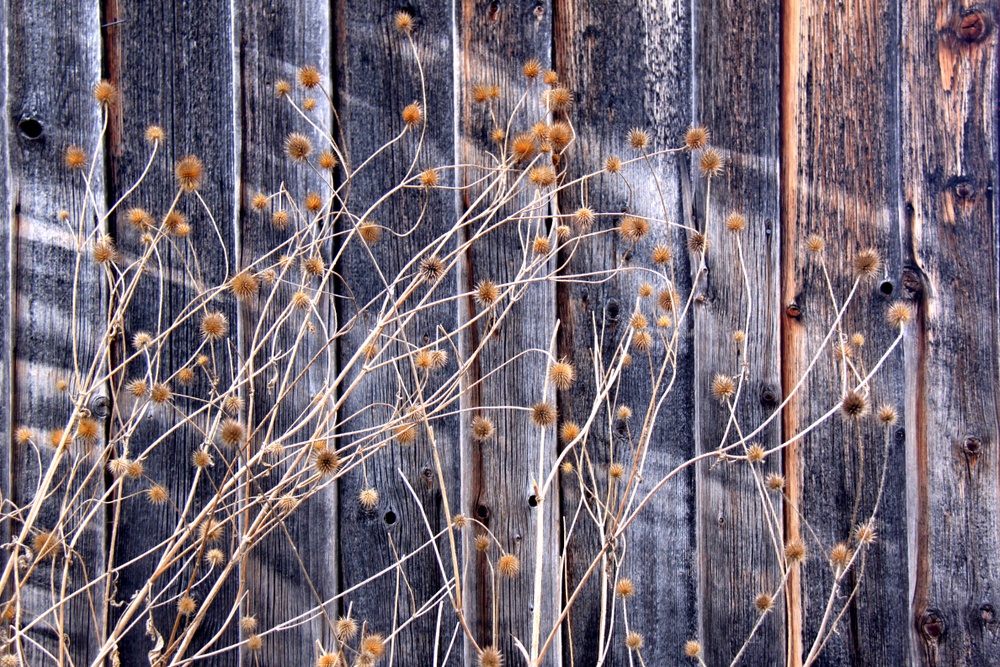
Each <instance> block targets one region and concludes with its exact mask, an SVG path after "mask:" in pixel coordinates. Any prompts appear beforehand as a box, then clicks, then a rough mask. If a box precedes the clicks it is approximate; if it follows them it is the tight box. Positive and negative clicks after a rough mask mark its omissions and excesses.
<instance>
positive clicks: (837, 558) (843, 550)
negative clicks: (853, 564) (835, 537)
mask: <svg viewBox="0 0 1000 667" xmlns="http://www.w3.org/2000/svg"><path fill="white" fill-rule="evenodd" d="M850 560H851V549H850V547H848V546H847V545H846V544H844V543H843V542H840V543H838V544H836V545H834V547H833V548H832V549H830V563H832V564H833V566H834V567H836V568H838V569H843V568H844V567H845V566H846V565H847V563H848V561H850Z"/></svg>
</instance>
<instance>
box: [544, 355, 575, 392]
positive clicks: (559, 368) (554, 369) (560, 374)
mask: <svg viewBox="0 0 1000 667" xmlns="http://www.w3.org/2000/svg"><path fill="white" fill-rule="evenodd" d="M549 380H551V381H552V384H554V385H555V386H556V388H558V389H564V390H565V389H569V388H570V387H571V386H573V382H575V381H576V369H575V368H573V364H571V363H569V362H568V361H565V360H559V361H557V362H556V363H554V364H552V366H551V367H550V368H549Z"/></svg>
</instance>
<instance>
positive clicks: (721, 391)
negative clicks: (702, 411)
mask: <svg viewBox="0 0 1000 667" xmlns="http://www.w3.org/2000/svg"><path fill="white" fill-rule="evenodd" d="M735 393H736V382H735V381H734V380H733V378H732V376H730V375H725V374H723V373H718V374H716V376H715V377H713V378H712V396H715V397H716V398H717V399H719V400H720V401H726V400H728V399H730V398H732V397H733V394H735Z"/></svg>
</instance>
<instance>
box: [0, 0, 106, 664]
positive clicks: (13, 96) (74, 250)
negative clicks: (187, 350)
mask: <svg viewBox="0 0 1000 667" xmlns="http://www.w3.org/2000/svg"><path fill="white" fill-rule="evenodd" d="M4 17H5V21H6V32H5V38H6V49H7V53H9V54H12V57H11V58H10V59H9V61H7V69H8V72H7V74H8V77H9V79H8V82H7V83H8V86H9V87H8V88H7V89H6V93H7V105H6V106H5V107H4V108H5V109H6V113H8V114H9V116H8V117H9V119H10V120H9V121H8V122H9V123H11V126H9V131H8V132H7V134H6V138H5V141H6V142H9V143H8V144H7V146H8V148H9V156H8V158H7V161H6V164H5V167H6V168H7V169H9V171H6V172H5V178H7V179H8V181H7V183H8V187H9V191H8V193H7V195H8V197H9V199H8V201H7V204H8V208H7V211H8V213H9V214H10V217H9V218H8V220H7V221H5V223H4V226H5V227H6V229H7V231H8V233H9V234H10V235H11V236H10V237H8V238H7V239H6V240H7V241H8V244H9V245H8V244H5V246H6V247H7V248H9V252H10V255H9V256H8V259H9V261H10V262H11V264H10V265H9V269H8V270H9V271H10V274H9V275H8V276H7V277H8V279H9V280H10V282H9V283H6V282H5V289H6V288H7V285H8V284H9V286H10V290H11V291H10V294H11V297H12V301H11V303H10V304H9V307H10V309H11V310H10V311H8V312H10V314H11V317H12V320H11V322H10V323H9V324H10V327H11V328H10V329H7V330H6V331H5V332H4V334H6V335H5V338H6V339H7V340H9V342H10V343H11V344H12V346H13V350H14V358H13V360H12V361H13V363H12V365H10V366H7V365H6V364H5V369H7V370H9V371H10V372H11V373H12V375H13V381H12V382H11V383H10V384H9V385H8V390H9V391H10V394H9V395H10V396H11V398H10V399H9V400H10V401H11V407H10V420H11V422H12V425H13V426H14V428H20V427H24V428H29V429H30V430H31V436H30V440H27V441H26V440H20V441H19V442H16V444H12V447H13V449H12V450H11V456H12V459H13V460H12V462H11V463H12V469H11V470H10V475H11V480H10V487H9V489H7V491H8V493H9V499H10V501H12V502H13V504H14V506H16V507H17V508H18V514H19V518H18V520H17V521H12V522H11V526H10V527H11V530H12V533H13V535H14V537H15V539H18V536H20V539H19V542H18V545H17V546H15V547H14V549H13V550H10V551H5V553H4V557H3V559H2V560H3V563H4V566H5V569H4V579H5V581H6V582H7V583H8V584H12V583H13V579H12V578H10V576H9V575H11V574H12V571H11V568H10V566H11V564H12V563H15V562H17V561H18V560H19V559H21V558H22V557H25V556H27V558H26V562H27V563H29V564H30V565H29V568H30V574H29V570H20V571H19V572H18V574H17V575H16V578H17V579H18V580H19V581H20V584H21V585H20V587H19V590H18V591H17V594H16V595H17V602H18V603H19V604H18V605H17V606H19V618H20V626H21V627H22V628H23V627H26V626H28V625H29V624H30V625H32V626H33V627H32V628H31V629H30V630H28V631H26V632H24V633H23V634H20V635H19V636H18V637H17V638H16V641H15V643H14V645H12V646H10V648H9V650H11V651H12V652H13V653H15V654H17V655H19V656H20V658H21V660H22V663H21V664H32V665H43V664H44V665H54V664H66V663H67V662H69V661H72V662H73V663H76V664H81V663H88V662H89V661H90V660H91V659H92V658H93V657H94V655H95V649H96V647H97V646H99V645H100V644H101V641H102V637H103V634H104V631H105V628H104V614H105V602H104V587H103V585H102V584H97V585H95V586H94V587H92V588H90V589H89V592H83V593H79V594H76V593H78V592H79V591H80V589H81V588H82V587H83V585H84V584H86V583H88V582H90V581H91V580H97V581H98V582H100V581H101V576H102V573H103V571H104V563H103V555H102V552H103V546H104V539H105V534H104V523H103V519H104V516H103V512H98V513H97V514H96V515H88V513H87V512H88V510H90V509H91V508H93V499H94V498H99V497H100V495H101V493H102V492H103V490H104V479H103V475H102V472H101V470H102V469H101V456H102V451H103V445H104V438H103V417H104V416H105V415H106V408H105V405H106V398H105V388H104V386H103V384H102V383H101V382H100V379H99V376H100V373H101V372H102V370H103V372H106V369H104V368H103V365H102V364H101V363H100V362H101V360H102V356H101V354H100V353H101V350H102V344H103V331H104V322H105V318H106V311H105V303H104V302H105V296H106V292H105V290H104V285H103V283H104V275H103V271H102V269H101V267H99V266H98V265H97V264H96V263H95V262H94V261H93V258H92V254H91V251H92V246H93V243H92V241H93V235H94V234H95V233H99V232H101V231H103V229H104V224H103V220H102V215H103V209H104V201H103V199H104V195H103V192H104V186H103V161H102V160H101V124H102V112H101V108H100V106H99V105H98V103H97V102H96V101H95V99H94V98H93V96H92V94H91V87H92V86H93V85H94V84H95V83H97V81H98V79H99V78H100V62H101V46H100V30H99V21H100V5H99V3H97V2H77V3H59V4H50V5H41V4H38V3H29V2H11V3H8V4H7V5H6V12H5V14H4ZM13 54H16V56H15V55H13ZM70 145H77V146H80V147H82V148H83V150H84V151H85V152H86V156H87V157H86V165H85V169H88V170H89V168H90V166H91V164H92V163H91V159H92V158H94V156H95V153H96V162H94V163H93V164H94V167H95V169H94V177H93V179H92V181H91V188H92V192H93V194H94V197H95V198H96V204H95V202H94V199H93V198H91V199H90V200H89V203H88V201H87V197H86V194H85V193H86V189H87V188H86V185H85V180H84V176H83V175H82V173H87V172H79V171H74V170H70V169H68V168H66V167H65V166H64V164H63V161H64V151H65V150H66V148H67V147H68V146H70ZM61 210H65V211H68V212H69V213H68V218H67V219H66V220H61V219H60V217H59V212H60V211H61ZM8 336H9V338H7V337H8ZM95 358H96V360H97V363H96V364H95V363H94V362H95ZM5 372H7V371H6V370H5ZM4 396H5V399H4V400H8V399H7V396H8V394H7V393H6V392H5V394H4ZM88 409H89V410H90V411H91V414H92V416H93V418H94V419H95V422H96V423H95V426H96V429H95V430H96V431H98V432H97V433H95V434H94V435H95V437H94V438H93V439H92V440H90V441H89V442H87V443H84V442H82V441H80V440H75V439H74V438H73V437H72V435H71V434H72V433H73V431H70V430H69V429H71V428H74V427H73V424H76V423H78V422H79V419H80V418H81V417H83V416H84V415H85V414H86V413H84V412H83V410H88ZM5 421H6V419H5ZM60 433H64V434H66V436H65V437H60V435H59V434H60ZM6 442H11V441H10V440H7V441H6ZM49 471H52V472H53V473H54V474H53V475H52V476H49V474H48V473H49ZM42 498H44V501H43V500H41V499H42ZM30 507H36V508H39V510H40V511H38V512H37V513H32V511H31V509H30ZM11 510H12V507H10V506H5V507H4V511H5V512H10V511H11ZM46 542H47V543H48V545H51V546H52V551H49V552H48V555H45V554H46V550H45V549H44V545H45V543H46ZM39 547H43V548H39ZM26 549H30V550H32V553H33V554H36V555H27V553H26ZM37 554H42V555H37ZM64 585H65V592H64V593H63V592H62V589H63V586H64ZM14 588H15V587H14V586H13V585H7V586H4V587H3V591H4V594H3V597H4V606H5V607H6V606H8V603H9V601H10V600H11V595H12V594H14ZM75 594H76V595H75ZM64 595H65V596H66V597H69V596H72V597H71V598H70V600H69V602H66V603H65V604H58V603H59V601H60V600H61V599H63V596H64ZM5 624H6V622H5ZM15 625H16V624H15Z"/></svg>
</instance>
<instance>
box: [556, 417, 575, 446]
mask: <svg viewBox="0 0 1000 667" xmlns="http://www.w3.org/2000/svg"><path fill="white" fill-rule="evenodd" d="M578 435H580V426H579V425H578V424H577V423H576V422H565V423H563V425H562V428H560V429H559V439H560V440H562V441H563V444H568V443H570V442H572V441H573V440H575V439H576V437H577V436H578Z"/></svg>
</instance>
